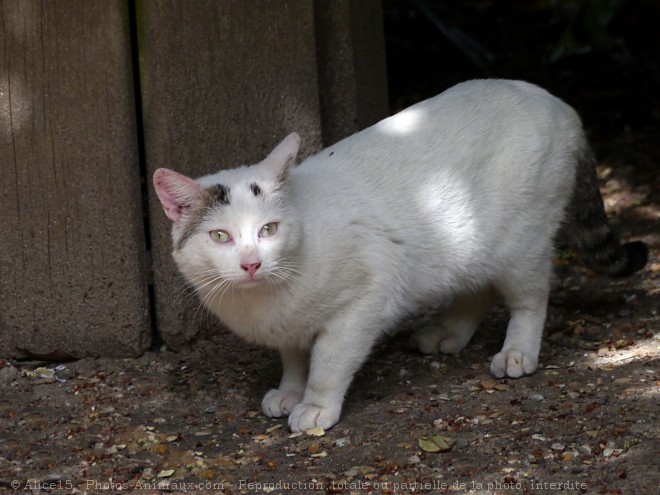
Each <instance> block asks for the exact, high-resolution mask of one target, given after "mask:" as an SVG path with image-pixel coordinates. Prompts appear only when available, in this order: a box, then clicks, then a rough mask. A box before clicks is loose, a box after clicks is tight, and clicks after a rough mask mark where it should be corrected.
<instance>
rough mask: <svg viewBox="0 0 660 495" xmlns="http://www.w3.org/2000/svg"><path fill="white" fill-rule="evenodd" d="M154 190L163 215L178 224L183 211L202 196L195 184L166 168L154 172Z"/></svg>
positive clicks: (201, 191)
mask: <svg viewBox="0 0 660 495" xmlns="http://www.w3.org/2000/svg"><path fill="white" fill-rule="evenodd" d="M154 189H156V194H157V195H158V199H160V203H161V205H163V210H165V215H167V218H169V219H170V220H172V221H173V222H174V223H178V222H179V221H180V220H181V217H182V216H183V212H184V210H185V209H186V208H188V207H189V206H190V205H192V204H193V203H194V202H195V200H196V199H197V198H199V196H200V195H201V194H203V190H202V188H201V187H200V185H199V184H197V182H195V181H194V180H192V179H190V178H189V177H186V176H185V175H181V174H179V173H177V172H174V171H173V170H168V169H166V168H159V169H158V170H156V171H155V172H154Z"/></svg>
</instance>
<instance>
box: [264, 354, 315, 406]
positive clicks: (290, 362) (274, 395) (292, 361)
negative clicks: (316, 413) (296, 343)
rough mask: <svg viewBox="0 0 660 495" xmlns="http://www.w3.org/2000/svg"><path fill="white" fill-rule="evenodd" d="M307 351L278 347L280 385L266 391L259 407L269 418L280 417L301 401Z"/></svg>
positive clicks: (303, 389)
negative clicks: (280, 366) (280, 373)
mask: <svg viewBox="0 0 660 495" xmlns="http://www.w3.org/2000/svg"><path fill="white" fill-rule="evenodd" d="M308 355H309V351H303V350H300V349H290V348H285V349H280V357H281V358H282V379H281V380H280V386H279V387H278V388H274V389H271V390H269V391H268V393H267V394H266V395H265V396H264V398H263V400H262V401H261V409H262V411H263V412H264V414H265V415H266V416H268V417H269V418H282V417H284V416H288V415H289V414H291V411H293V408H294V407H295V406H296V404H299V403H300V402H302V398H303V393H304V391H305V385H306V384H307V368H308V364H309V358H308Z"/></svg>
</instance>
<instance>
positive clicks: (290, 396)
mask: <svg viewBox="0 0 660 495" xmlns="http://www.w3.org/2000/svg"><path fill="white" fill-rule="evenodd" d="M299 144H300V138H299V137H298V135H297V134H291V135H289V136H288V137H287V138H286V139H285V140H284V141H282V143H281V144H279V145H278V146H277V147H276V148H275V149H274V150H273V151H272V153H271V154H270V155H269V156H268V157H267V158H266V159H265V160H264V161H263V162H261V163H259V164H257V165H253V166H249V167H242V168H237V169H233V170H222V171H220V172H218V173H217V174H214V175H208V176H205V177H201V178H199V179H197V180H193V179H190V178H187V177H185V176H183V175H180V174H178V173H176V172H173V171H170V170H167V169H159V170H157V171H156V172H155V174H154V184H155V189H156V192H157V194H158V197H159V198H160V201H161V202H162V205H163V208H164V209H165V213H166V214H167V216H168V217H169V218H170V219H171V220H172V222H173V229H172V238H173V244H174V253H173V254H174V258H175V260H176V263H177V265H178V267H179V269H180V271H181V272H182V273H183V275H184V276H185V277H186V278H187V280H189V281H190V283H191V284H192V285H193V286H194V287H195V289H196V290H197V292H198V293H199V296H200V298H201V300H202V302H203V304H205V305H206V306H207V307H208V308H209V309H210V310H211V311H212V312H213V313H215V314H216V315H217V316H218V317H219V318H220V320H221V321H222V322H223V323H224V324H225V325H226V326H227V327H228V328H230V329H231V330H233V331H234V332H236V333H237V334H238V335H240V336H242V337H243V338H245V339H247V340H249V341H251V342H255V343H259V344H263V345H266V346H270V347H273V348H276V349H278V350H279V352H280V354H281V357H282V364H283V375H282V380H281V382H280V385H279V387H278V388H277V389H273V390H271V391H269V392H268V393H267V394H266V396H265V397H264V399H263V402H262V408H263V411H264V413H265V414H266V415H267V416H270V417H282V416H289V426H290V428H291V429H292V430H293V431H301V430H306V429H309V428H312V427H317V426H320V427H323V428H326V429H327V428H330V427H332V426H333V425H334V424H336V423H337V421H338V420H339V416H340V413H341V409H342V402H343V400H344V395H345V394H346V391H347V389H348V387H349V385H350V383H351V380H352V378H353V375H354V373H355V372H356V371H357V370H358V368H359V367H360V366H361V365H362V363H363V362H364V361H365V359H366V358H367V356H368V354H369V352H370V349H371V348H372V346H373V345H374V343H375V342H376V341H377V340H378V338H379V337H380V336H382V335H383V334H384V333H385V332H386V331H388V330H390V329H391V328H392V327H393V326H395V325H396V324H397V322H399V321H400V319H401V318H402V317H403V316H405V315H407V314H409V313H411V312H413V311H415V310H417V309H419V308H423V307H424V306H425V305H429V304H436V305H437V304H442V305H445V306H446V308H447V310H446V313H445V316H444V318H443V319H442V321H440V322H439V325H438V327H437V328H434V329H431V330H428V329H427V330H424V331H423V332H421V333H419V334H417V335H416V337H415V340H416V343H417V345H418V347H419V349H420V350H421V351H422V352H425V353H432V352H437V351H440V352H444V353H457V352H459V351H460V350H461V349H463V347H465V345H466V344H467V343H468V341H469V340H470V338H471V337H472V334H473V333H474V331H475V330H476V328H477V325H478V324H479V322H480V321H481V319H482V318H483V317H484V315H485V314H486V313H487V312H488V310H489V309H490V307H491V305H492V304H493V302H494V300H495V297H496V295H497V296H502V297H503V298H504V301H505V303H506V306H507V307H508V309H509V310H510V312H511V319H510V321H509V325H508V328H507V333H506V339H505V341H504V346H503V347H502V350H501V352H499V353H498V354H496V355H495V357H494V358H493V360H492V362H491V365H490V369H491V372H492V373H493V375H495V376H496V377H504V376H509V377H520V376H522V375H525V374H529V373H533V372H534V371H535V370H536V368H537V363H538V356H539V349H540V345H541V335H542V332H543V325H544V320H545V316H546V305H547V301H548V291H549V280H550V274H551V270H552V259H553V239H554V237H555V233H556V232H557V230H558V228H559V227H560V224H561V223H562V220H563V219H564V218H565V217H566V214H567V212H568V216H569V217H570V218H568V219H567V220H570V222H568V223H569V224H570V227H569V228H572V229H573V230H572V232H571V238H572V240H573V241H574V242H575V243H576V245H577V246H578V247H579V248H580V249H581V251H582V254H583V256H584V257H586V261H588V262H591V264H592V266H596V267H598V268H600V269H602V270H604V271H607V272H609V273H610V274H612V275H622V274H629V273H632V272H634V271H636V270H638V269H639V268H641V267H642V266H643V265H644V264H645V262H646V255H647V252H646V247H645V245H644V244H643V243H640V242H636V243H630V244H627V245H625V246H621V245H620V243H619V241H618V239H617V238H616V236H615V235H614V234H612V232H611V230H610V228H609V226H608V224H607V218H606V217H605V214H604V212H603V205H602V200H601V197H600V193H599V191H598V188H597V183H596V176H595V172H594V168H593V159H592V158H591V155H590V153H589V149H588V146H587V143H586V141H585V137H584V132H583V130H582V126H581V123H580V120H579V118H578V116H577V115H576V113H575V112H574V111H573V110H572V109H571V108H570V107H569V106H568V105H566V104H564V103H563V102H562V101H560V100H558V99H557V98H555V97H553V96H551V95H550V94H548V93H547V92H545V91H544V90H542V89H540V88H538V87H536V86H533V85H531V84H528V83H524V82H519V81H503V80H481V81H470V82H466V83H463V84H459V85H457V86H455V87H453V88H451V89H449V90H447V91H446V92H444V93H442V94H441V95H439V96H437V97H435V98H431V99H429V100H426V101H424V102H421V103H419V104H417V105H414V106H412V107H410V108H408V109H407V110H404V111H402V112H401V113H399V114H397V115H395V116H393V117H390V118H388V119H385V120H383V121H381V122H379V123H378V124H376V125H374V126H372V127H370V128H368V129H366V130H363V131H362V132H359V133H357V134H355V135H353V136H351V137H349V138H347V139H344V140H343V141H341V142H339V143H337V144H335V145H333V146H331V147H330V148H327V149H325V150H324V151H322V152H321V153H319V154H318V155H316V156H312V157H311V158H308V159H307V160H305V161H304V162H303V163H301V164H300V165H299V166H297V167H293V164H294V161H295V158H296V154H297V152H298V147H299ZM576 174H577V177H578V184H577V186H576V187H574V184H575V183H576ZM571 198H574V207H571V208H567V207H568V205H569V202H570V201H571Z"/></svg>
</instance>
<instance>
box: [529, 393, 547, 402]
mask: <svg viewBox="0 0 660 495" xmlns="http://www.w3.org/2000/svg"><path fill="white" fill-rule="evenodd" d="M529 398H530V400H533V401H535V402H542V401H543V400H545V397H543V394H532V395H530V396H529Z"/></svg>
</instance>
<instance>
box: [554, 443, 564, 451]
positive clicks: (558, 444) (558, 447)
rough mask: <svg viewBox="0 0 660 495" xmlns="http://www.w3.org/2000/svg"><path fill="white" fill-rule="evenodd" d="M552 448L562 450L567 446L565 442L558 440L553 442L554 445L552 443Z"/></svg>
mask: <svg viewBox="0 0 660 495" xmlns="http://www.w3.org/2000/svg"><path fill="white" fill-rule="evenodd" d="M550 448H551V449H552V450H557V451H559V452H562V451H563V450H564V449H565V448H566V447H565V446H564V444H561V443H559V442H556V443H553V444H552V445H550Z"/></svg>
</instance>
